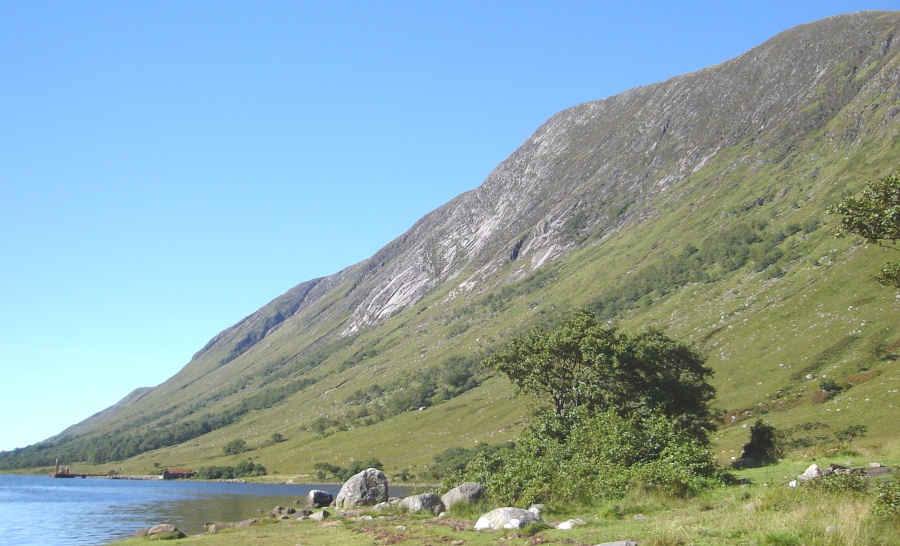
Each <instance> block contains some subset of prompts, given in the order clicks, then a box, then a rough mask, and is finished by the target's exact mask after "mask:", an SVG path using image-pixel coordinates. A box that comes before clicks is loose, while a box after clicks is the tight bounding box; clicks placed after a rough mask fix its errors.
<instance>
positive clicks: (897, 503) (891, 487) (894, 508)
mask: <svg viewBox="0 0 900 546" xmlns="http://www.w3.org/2000/svg"><path fill="white" fill-rule="evenodd" d="M872 515H873V516H875V517H876V518H878V519H881V520H888V521H890V520H895V519H898V518H900V482H888V483H882V484H879V485H878V488H877V489H876V490H875V502H874V503H873V504H872Z"/></svg>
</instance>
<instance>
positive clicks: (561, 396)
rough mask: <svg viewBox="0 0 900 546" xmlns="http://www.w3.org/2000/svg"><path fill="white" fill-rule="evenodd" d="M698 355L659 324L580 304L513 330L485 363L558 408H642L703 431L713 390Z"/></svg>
mask: <svg viewBox="0 0 900 546" xmlns="http://www.w3.org/2000/svg"><path fill="white" fill-rule="evenodd" d="M704 361H705V359H704V357H703V355H701V354H700V352H699V351H698V350H697V349H695V348H694V347H692V346H691V345H689V344H687V343H683V342H679V341H675V340H673V339H671V338H669V337H667V336H666V335H665V334H663V333H662V332H661V331H659V330H656V329H653V328H647V329H644V330H642V331H640V332H638V333H636V334H630V333H627V332H621V331H619V329H618V327H617V326H615V325H612V326H604V325H603V324H601V323H600V322H599V321H598V320H597V318H596V317H595V316H594V315H593V314H591V313H589V312H587V311H579V312H578V313H576V314H575V315H574V316H573V317H572V318H570V319H569V320H567V321H565V322H564V323H562V324H561V325H560V326H559V328H557V329H556V330H555V331H552V332H551V331H547V330H544V329H542V328H535V329H534V330H533V331H532V332H531V333H530V334H528V335H525V336H522V337H516V338H514V339H513V340H512V341H511V342H510V345H509V347H508V348H507V349H506V350H505V351H502V352H498V353H495V354H494V355H492V356H490V357H489V358H487V359H486V360H485V364H486V365H487V366H489V367H491V368H493V369H495V370H497V371H500V372H502V373H503V374H504V375H506V376H507V377H508V378H509V380H510V381H512V382H513V384H515V385H516V387H517V388H518V389H519V391H521V392H524V393H528V394H532V395H535V396H537V397H538V398H539V399H541V400H543V401H544V402H547V403H549V405H550V409H551V411H552V412H553V413H554V414H555V415H557V416H563V415H566V414H568V413H570V412H571V411H572V410H575V409H579V408H581V409H586V410H588V412H590V413H603V412H606V411H607V410H614V411H616V412H618V413H619V414H620V415H622V416H625V415H628V414H629V413H631V412H633V411H635V410H638V409H641V408H644V409H648V410H651V411H652V412H655V413H660V414H662V415H665V416H667V417H669V418H673V419H676V420H678V421H680V422H681V423H682V424H685V425H690V426H692V427H694V429H695V431H696V432H697V437H698V438H705V433H703V432H702V430H704V429H705V428H706V427H707V426H708V425H710V423H711V410H710V407H709V404H710V402H711V401H712V399H713V397H714V396H715V390H714V388H713V387H712V385H710V384H709V383H708V382H707V378H709V377H710V376H711V375H712V370H711V369H710V368H708V367H706V366H704Z"/></svg>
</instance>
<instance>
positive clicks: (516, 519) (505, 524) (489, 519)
mask: <svg viewBox="0 0 900 546" xmlns="http://www.w3.org/2000/svg"><path fill="white" fill-rule="evenodd" d="M542 521H544V520H542V519H541V517H540V516H539V515H538V514H537V513H536V511H532V510H523V509H522V508H511V507H505V508H497V509H495V510H491V511H490V512H488V513H487V514H485V515H483V516H481V517H480V518H478V521H476V522H475V530H476V531H482V530H484V529H493V530H495V531H499V530H500V529H521V528H522V527H525V526H526V525H530V524H532V523H539V522H542Z"/></svg>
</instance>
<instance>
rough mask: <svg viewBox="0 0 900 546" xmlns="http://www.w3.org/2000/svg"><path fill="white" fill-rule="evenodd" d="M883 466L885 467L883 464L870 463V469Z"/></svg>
mask: <svg viewBox="0 0 900 546" xmlns="http://www.w3.org/2000/svg"><path fill="white" fill-rule="evenodd" d="M882 466H884V465H883V464H881V463H869V468H881V467H882Z"/></svg>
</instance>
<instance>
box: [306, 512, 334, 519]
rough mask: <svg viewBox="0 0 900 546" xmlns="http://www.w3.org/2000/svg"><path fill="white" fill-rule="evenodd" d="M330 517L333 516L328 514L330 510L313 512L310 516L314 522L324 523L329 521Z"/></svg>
mask: <svg viewBox="0 0 900 546" xmlns="http://www.w3.org/2000/svg"><path fill="white" fill-rule="evenodd" d="M330 515H331V514H330V513H329V512H328V510H321V511H319V512H313V513H312V514H310V515H309V519H311V520H313V521H324V520H326V519H328V516H330Z"/></svg>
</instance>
